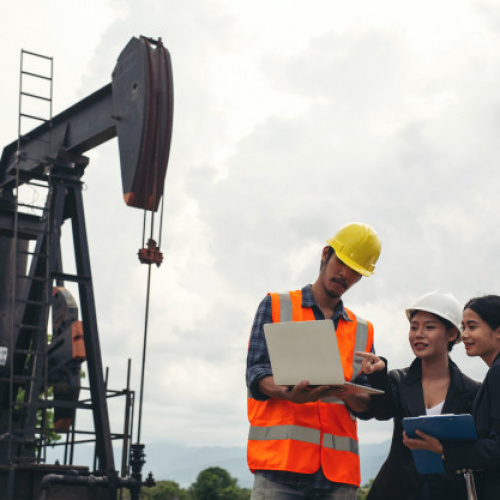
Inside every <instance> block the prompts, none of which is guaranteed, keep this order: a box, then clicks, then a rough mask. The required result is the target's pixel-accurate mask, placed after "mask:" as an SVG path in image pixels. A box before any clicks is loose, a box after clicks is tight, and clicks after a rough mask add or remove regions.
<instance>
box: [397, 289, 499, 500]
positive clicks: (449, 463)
mask: <svg viewBox="0 0 500 500" xmlns="http://www.w3.org/2000/svg"><path fill="white" fill-rule="evenodd" d="M462 323H463V334H462V338H463V341H464V347H465V351H466V353H467V355H468V356H479V357H480V358H481V359H482V360H483V361H484V362H485V363H486V364H487V365H488V367H489V369H488V372H487V373H486V377H485V379H484V382H483V384H482V387H481V389H480V390H479V392H478V394H477V396H476V399H475V400H474V403H473V405H472V410H471V413H472V414H473V415H474V420H475V423H476V430H477V434H478V439H477V440H476V441H471V442H467V441H460V442H449V441H448V442H446V441H444V442H439V441H438V440H437V439H435V438H433V437H431V436H428V435H426V434H424V433H421V432H420V433H418V434H419V436H420V437H421V438H422V439H409V438H408V437H406V436H405V437H404V443H405V444H406V445H407V446H408V447H409V448H412V449H427V450H430V451H434V452H436V453H439V454H440V455H441V456H442V458H443V464H444V467H445V469H446V471H447V472H449V473H455V472H457V473H461V472H463V471H466V470H474V471H477V470H479V471H482V472H480V473H475V475H476V486H477V491H478V497H479V500H498V499H500V297H499V296H498V295H486V296H484V297H477V298H474V299H471V300H469V302H468V303H467V304H466V305H465V308H464V312H463V320H462Z"/></svg>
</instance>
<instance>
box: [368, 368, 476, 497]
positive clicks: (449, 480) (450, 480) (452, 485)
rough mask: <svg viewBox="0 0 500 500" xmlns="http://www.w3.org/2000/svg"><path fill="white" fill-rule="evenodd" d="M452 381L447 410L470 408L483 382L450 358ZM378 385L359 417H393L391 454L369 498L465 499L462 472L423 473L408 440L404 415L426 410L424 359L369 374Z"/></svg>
mask: <svg viewBox="0 0 500 500" xmlns="http://www.w3.org/2000/svg"><path fill="white" fill-rule="evenodd" d="M449 366H450V377H451V380H450V386H449V388H448V392H447V394H446V398H445V402H444V406H443V410H442V413H457V414H458V413H470V411H471V407H472V402H473V400H474V397H475V395H476V393H477V391H478V389H479V387H480V384H479V383H478V382H476V381H474V380H472V379H470V378H469V377H467V376H466V375H464V374H463V373H462V372H461V371H460V369H459V368H458V367H457V365H456V364H455V363H454V362H453V361H451V360H450V363H449ZM369 379H370V383H371V384H372V385H373V386H374V387H378V388H381V389H384V390H385V394H384V395H382V396H372V398H371V402H372V405H371V410H370V412H369V413H368V415H366V414H365V415H359V417H360V418H366V416H368V417H375V418H376V419H377V420H388V419H390V418H394V431H393V435H392V443H391V448H390V451H389V455H388V457H387V459H386V461H385V462H384V464H383V465H382V467H381V469H380V471H379V473H378V474H377V477H376V478H375V480H374V482H373V484H372V487H371V489H370V493H369V494H368V496H367V500H416V499H422V500H423V499H425V500H462V499H463V500H465V499H466V490H465V482H464V479H463V476H462V475H460V476H458V475H456V474H453V475H444V474H432V475H422V474H419V473H418V472H417V470H416V468H415V464H414V462H413V457H412V455H411V452H410V450H409V449H408V448H407V447H406V446H405V445H404V444H403V426H402V424H401V420H402V419H403V417H417V416H420V415H425V413H426V412H425V403H424V394H423V390H422V362H421V360H420V359H418V358H417V359H415V360H414V361H413V363H412V364H411V366H410V367H409V368H404V369H399V370H392V371H391V372H389V373H388V374H387V373H386V372H385V373H384V372H378V373H375V374H374V375H371V376H369Z"/></svg>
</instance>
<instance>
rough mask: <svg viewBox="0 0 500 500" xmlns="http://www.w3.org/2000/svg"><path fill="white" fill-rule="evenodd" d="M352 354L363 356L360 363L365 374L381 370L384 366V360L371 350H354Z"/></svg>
mask: <svg viewBox="0 0 500 500" xmlns="http://www.w3.org/2000/svg"><path fill="white" fill-rule="evenodd" d="M354 355H355V356H360V357H362V358H363V362H362V363H361V370H362V371H363V373H366V374H367V375H370V374H372V373H374V372H378V371H382V370H383V369H384V368H385V363H384V361H383V360H382V359H380V358H379V357H378V356H376V355H375V354H373V353H371V352H364V351H356V352H355V353H354Z"/></svg>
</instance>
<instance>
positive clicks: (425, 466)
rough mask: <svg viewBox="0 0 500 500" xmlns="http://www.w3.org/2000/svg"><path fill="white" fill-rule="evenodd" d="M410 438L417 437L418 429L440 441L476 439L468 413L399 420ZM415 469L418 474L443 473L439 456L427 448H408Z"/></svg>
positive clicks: (474, 428)
mask: <svg viewBox="0 0 500 500" xmlns="http://www.w3.org/2000/svg"><path fill="white" fill-rule="evenodd" d="M401 422H402V424H403V428H404V430H405V432H406V434H407V435H408V437H410V438H418V436H417V434H416V433H415V431H416V430H417V429H418V430H420V431H422V432H425V434H429V435H430V436H434V437H435V438H437V439H439V440H440V441H474V440H475V439H477V432H476V425H475V423H474V417H473V416H472V415H469V414H460V415H423V416H421V417H406V418H403V420H402V421H401ZM410 451H411V454H412V455H413V460H414V462H415V466H416V468H417V471H418V472H419V473H420V474H444V473H445V470H444V466H443V461H442V460H441V457H440V456H439V455H438V454H437V453H434V452H432V451H429V450H410Z"/></svg>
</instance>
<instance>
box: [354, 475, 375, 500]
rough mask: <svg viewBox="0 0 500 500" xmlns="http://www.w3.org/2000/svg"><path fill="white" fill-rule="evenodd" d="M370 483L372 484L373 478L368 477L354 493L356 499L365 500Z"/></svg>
mask: <svg viewBox="0 0 500 500" xmlns="http://www.w3.org/2000/svg"><path fill="white" fill-rule="evenodd" d="M372 484H373V479H370V480H369V481H368V483H366V484H364V485H363V486H361V487H360V488H359V489H358V493H357V495H356V500H366V497H367V496H368V492H369V491H370V488H371V487H372Z"/></svg>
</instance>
